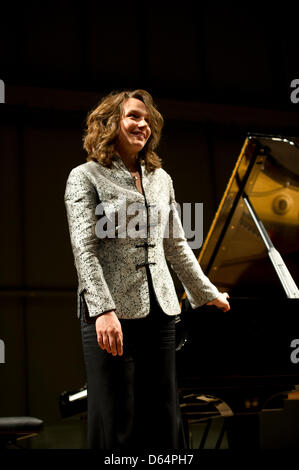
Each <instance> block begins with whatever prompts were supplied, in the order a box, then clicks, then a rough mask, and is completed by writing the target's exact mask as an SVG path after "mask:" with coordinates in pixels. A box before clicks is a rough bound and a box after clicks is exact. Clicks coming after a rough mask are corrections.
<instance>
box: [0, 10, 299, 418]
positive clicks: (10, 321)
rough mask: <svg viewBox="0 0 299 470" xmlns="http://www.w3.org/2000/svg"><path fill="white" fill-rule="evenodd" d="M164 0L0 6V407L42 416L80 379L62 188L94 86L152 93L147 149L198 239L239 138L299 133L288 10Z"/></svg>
mask: <svg viewBox="0 0 299 470" xmlns="http://www.w3.org/2000/svg"><path fill="white" fill-rule="evenodd" d="M163 5H164V6H165V5H166V3H165V4H163ZM169 5H170V6H169V8H168V11H165V10H163V11H162V3H161V2H160V4H154V3H150V4H146V6H145V5H144V4H140V3H138V2H130V3H126V2H123V3H122V4H118V3H112V2H110V3H109V5H104V4H103V3H102V2H101V1H99V2H97V3H92V2H84V3H82V4H80V5H78V6H76V5H75V4H73V3H71V2H61V4H60V5H59V6H58V7H57V6H55V7H54V5H53V3H52V2H51V3H49V4H45V3H42V4H39V5H34V4H27V3H26V4H25V5H23V6H22V5H19V6H17V7H16V6H15V5H12V6H11V7H10V9H7V10H3V11H2V13H3V14H2V15H1V20H0V41H1V56H0V79H2V80H4V82H5V94H6V100H5V101H6V103H5V104H0V155H1V160H0V165H1V186H0V197H1V202H2V204H1V231H0V251H1V269H0V338H1V339H3V340H4V342H5V353H6V357H5V364H0V383H1V389H0V416H7V415H32V416H37V417H40V418H42V419H45V420H46V422H47V423H51V422H54V421H56V420H57V419H59V416H60V415H59V407H58V397H59V394H60V393H61V392H62V391H63V390H73V389H77V388H79V387H81V386H82V385H83V384H84V381H85V377H84V368H83V361H82V353H81V340H80V332H79V324H78V321H77V319H76V287H77V278H76V272H75V268H74V264H73V256H72V252H71V246H70V240H69V233H68V227H67V221H66V213H65V207H64V201H63V195H64V189H65V183H66V178H67V175H68V173H69V172H70V170H71V169H72V168H73V167H74V166H76V165H79V164H80V163H83V162H84V161H85V158H86V155H85V153H84V151H83V149H82V133H83V128H84V125H85V119H86V115H87V112H88V111H89V110H90V109H91V108H93V107H94V106H95V105H96V104H97V102H98V101H99V99H100V98H101V97H102V96H103V95H105V94H106V93H108V92H110V91H111V90H122V89H124V88H130V89H134V88H144V89H146V90H148V91H149V92H150V93H152V95H153V97H154V99H155V101H156V103H157V105H158V108H159V109H160V111H161V112H162V114H163V116H164V118H165V128H164V132H163V136H162V140H161V144H160V147H159V152H158V153H159V154H160V156H161V157H162V158H163V162H164V168H165V169H166V171H168V172H169V173H170V174H171V176H172V178H173V180H174V184H175V189H176V196H177V200H178V202H192V201H193V202H204V235H206V233H207V231H208V228H209V225H210V223H211V222H212V219H213V216H214V214H215V211H216V209H217V206H218V204H219V202H220V199H221V196H222V194H223V192H224V189H225V186H226V184H227V182H228V179H229V176H230V174H231V171H232V170H233V167H234V164H235V161H236V159H237V157H238V154H239V152H240V150H241V147H242V144H243V142H244V139H245V136H246V133H247V132H249V131H251V132H263V133H270V134H280V135H286V136H298V135H299V131H298V124H299V112H298V111H299V104H297V105H296V104H293V103H292V102H291V100H290V94H291V91H292V90H291V88H290V83H291V81H292V80H293V79H295V78H299V61H298V50H299V37H298V15H297V12H296V11H295V10H294V7H293V6H290V7H288V6H287V4H286V3H283V6H280V8H279V9H278V8H275V7H273V8H271V9H270V8H265V10H264V11H261V9H260V8H256V7H254V6H253V5H249V6H247V7H246V6H244V5H242V6H241V4H238V3H232V2H225V3H224V5H222V6H217V5H216V4H215V2H210V3H209V5H208V4H207V3H206V4H200V3H197V2H194V3H192V2H180V4H176V3H175V2H173V3H171V4H169ZM196 254H197V253H196ZM177 289H178V294H179V295H180V294H181V293H182V288H181V286H180V285H178V284H177Z"/></svg>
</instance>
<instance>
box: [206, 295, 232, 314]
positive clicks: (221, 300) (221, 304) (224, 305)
mask: <svg viewBox="0 0 299 470" xmlns="http://www.w3.org/2000/svg"><path fill="white" fill-rule="evenodd" d="M227 299H229V295H228V293H227V292H223V293H221V294H220V296H219V297H217V299H214V300H212V301H211V302H208V303H207V305H215V307H217V308H220V309H221V310H222V311H223V312H228V311H229V310H230V305H229V302H228V300H227Z"/></svg>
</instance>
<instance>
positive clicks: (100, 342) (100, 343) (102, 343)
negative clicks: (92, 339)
mask: <svg viewBox="0 0 299 470" xmlns="http://www.w3.org/2000/svg"><path fill="white" fill-rule="evenodd" d="M98 345H99V346H100V348H101V349H105V345H104V341H103V336H102V335H101V334H98Z"/></svg>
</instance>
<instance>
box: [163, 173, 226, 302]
mask: <svg viewBox="0 0 299 470" xmlns="http://www.w3.org/2000/svg"><path fill="white" fill-rule="evenodd" d="M168 176H169V175H168ZM169 191H170V205H171V211H170V214H169V231H168V234H169V236H168V237H167V238H164V252H165V256H166V259H167V261H169V263H170V265H171V267H172V268H173V270H174V271H175V272H176V274H177V276H178V278H179V279H180V281H181V282H182V284H183V286H184V288H185V291H186V294H187V297H188V300H189V302H190V304H191V306H192V307H193V308H197V307H200V306H201V305H204V304H208V305H215V306H216V307H218V308H221V309H222V310H224V311H227V310H229V308H230V307H229V303H228V301H227V297H228V294H227V293H220V292H219V291H218V289H217V287H216V286H214V284H212V282H211V281H210V280H209V279H208V277H207V276H206V275H205V274H204V273H203V271H202V269H201V267H200V265H199V263H198V260H197V259H196V256H195V255H194V253H193V251H192V249H191V248H190V246H189V244H188V242H187V239H186V236H185V233H184V229H183V227H182V223H181V219H180V216H179V214H178V211H177V210H176V201H175V193H174V188H173V183H172V179H171V177H170V176H169Z"/></svg>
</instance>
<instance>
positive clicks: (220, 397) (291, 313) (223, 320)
mask: <svg viewBox="0 0 299 470" xmlns="http://www.w3.org/2000/svg"><path fill="white" fill-rule="evenodd" d="M199 262H200V264H201V267H202V269H203V271H204V272H205V274H206V275H207V276H208V277H209V278H210V280H211V281H212V282H213V283H214V284H215V285H216V286H217V287H218V289H219V290H220V291H226V292H228V293H229V295H230V299H229V300H230V305H231V310H230V311H229V312H226V313H223V312H222V311H220V310H219V309H217V308H216V307H214V306H204V307H200V308H198V309H191V308H190V305H189V303H188V300H187V298H186V295H185V294H184V296H183V298H182V302H181V303H182V314H181V315H180V316H178V321H177V375H178V386H179V398H180V400H179V404H180V408H181V411H182V417H183V422H184V430H185V432H184V433H183V434H184V436H185V440H186V441H187V440H188V435H189V424H190V422H192V421H193V422H194V421H196V420H207V421H209V420H212V419H213V418H218V417H223V418H224V426H223V430H222V436H220V437H219V439H218V441H217V445H218V447H220V445H221V439H222V438H223V434H224V432H226V433H227V436H228V443H229V447H230V448H238V449H240V448H244V447H245V448H246V447H247V448H257V447H259V423H258V416H259V413H260V412H261V411H262V410H263V409H266V408H267V407H268V406H270V407H271V408H274V409H275V408H276V407H279V408H280V407H281V404H282V401H283V398H284V397H285V396H287V395H286V394H288V393H289V392H292V391H294V390H297V387H296V386H297V385H299V292H298V288H297V286H296V284H295V281H294V280H298V279H299V148H298V141H296V139H289V138H284V137H279V136H264V135H258V134H250V135H248V136H247V138H246V139H245V142H244V145H243V148H242V150H241V153H240V155H239V157H238V159H237V162H236V165H235V167H234V169H233V172H232V175H231V178H230V180H229V182H228V185H227V187H226V190H225V192H224V195H223V197H222V200H221V203H220V205H219V208H218V210H217V213H216V215H215V218H214V220H213V222H212V225H211V228H210V230H209V232H208V235H207V237H206V240H205V243H204V245H203V247H202V249H201V252H200V256H199ZM296 339H298V341H297V342H296V341H295V340H296ZM296 348H297V350H298V354H296ZM298 388H299V387H298ZM86 408H87V389H86V386H84V387H82V388H81V389H80V390H77V391H73V392H63V393H62V394H61V396H60V410H61V414H62V416H63V417H67V416H70V415H73V414H77V413H82V412H85V411H86ZM189 444H190V443H189ZM201 445H202V446H203V445H204V442H203V441H202V443H201ZM216 447H217V446H216Z"/></svg>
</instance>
